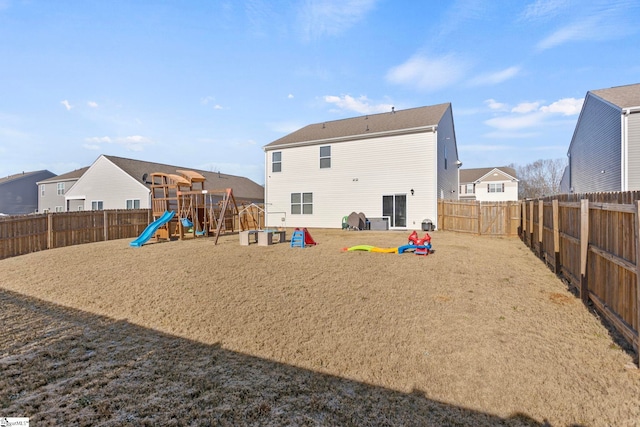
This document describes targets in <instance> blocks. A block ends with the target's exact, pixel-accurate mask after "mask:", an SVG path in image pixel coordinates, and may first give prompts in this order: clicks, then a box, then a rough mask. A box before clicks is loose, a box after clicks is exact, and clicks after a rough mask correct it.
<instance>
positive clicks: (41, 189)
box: [40, 184, 44, 196]
mask: <svg viewBox="0 0 640 427" xmlns="http://www.w3.org/2000/svg"><path fill="white" fill-rule="evenodd" d="M40 195H41V196H44V184H40Z"/></svg>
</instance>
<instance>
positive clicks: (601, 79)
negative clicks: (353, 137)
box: [0, 0, 640, 184]
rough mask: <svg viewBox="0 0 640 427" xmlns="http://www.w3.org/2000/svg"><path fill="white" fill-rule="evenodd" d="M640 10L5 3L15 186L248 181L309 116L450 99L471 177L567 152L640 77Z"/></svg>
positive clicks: (3, 125)
mask: <svg viewBox="0 0 640 427" xmlns="http://www.w3.org/2000/svg"><path fill="white" fill-rule="evenodd" d="M638 22H640V2H638V1H637V0H606V1H588V0H584V1H578V0H535V1H512V0H492V1H487V0H457V1H415V0H411V1H409V0H407V1H404V0H393V1H391V0H336V1H329V0H300V1H293V0H291V1H286V0H281V1H278V0H273V1H271V0H246V1H242V0H234V1H215V0H210V1H196V0H193V1H158V0H132V1H121V0H108V1H107V0H75V1H74V0H0V40H1V42H0V58H1V62H0V64H1V66H0V177H3V176H7V175H11V174H14V173H19V172H22V171H30V170H40V169H48V170H50V171H52V172H54V173H56V174H62V173H65V172H69V171H71V170H74V169H77V168H80V167H83V166H89V165H90V164H91V163H92V162H93V161H94V160H95V159H96V158H97V157H98V156H99V155H100V154H108V155H114V156H121V157H128V158H134V159H140V160H148V161H154V162H159V163H168V164H175V165H178V166H183V167H191V168H198V169H204V170H212V171H221V172H223V173H229V174H234V175H242V176H247V177H249V178H251V179H253V180H254V181H256V182H258V183H260V184H263V183H264V152H263V150H262V147H263V146H264V145H266V144H268V143H270V142H272V141H274V140H276V139H278V138H280V137H282V136H284V135H286V134H287V133H289V132H292V131H294V130H296V129H299V128H300V127H303V126H305V125H307V124H311V123H318V122H323V121H329V120H336V119H341V118H347V117H355V116H359V115H365V114H373V113H378V112H384V111H390V109H391V107H392V106H394V107H395V108H396V110H401V109H405V108H412V107H420V106H425V105H434V104H440V103H444V102H451V103H452V105H453V115H454V122H455V129H456V137H457V144H458V153H459V156H460V159H461V160H462V162H463V168H473V167H490V166H503V165H507V164H510V163H515V164H519V165H525V164H528V163H531V162H533V161H535V160H537V159H547V158H548V159H555V158H565V157H566V151H567V148H568V146H569V143H570V141H571V136H572V134H573V130H574V128H575V125H576V121H577V119H578V115H579V112H580V108H581V106H582V102H583V98H584V96H585V94H586V92H587V91H589V90H595V89H602V88H607V87H612V86H619V85H626V84H633V83H639V82H640V42H639V40H640V38H639V33H640V26H638Z"/></svg>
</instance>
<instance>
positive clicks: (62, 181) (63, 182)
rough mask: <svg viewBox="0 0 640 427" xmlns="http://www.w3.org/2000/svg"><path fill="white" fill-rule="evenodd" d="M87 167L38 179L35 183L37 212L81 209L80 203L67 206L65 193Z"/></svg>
mask: <svg viewBox="0 0 640 427" xmlns="http://www.w3.org/2000/svg"><path fill="white" fill-rule="evenodd" d="M88 169H89V167H85V168H80V169H76V170H74V171H71V172H67V173H64V174H62V175H58V176H54V177H53V178H49V179H45V180H42V181H38V182H37V183H36V184H37V185H38V212H40V213H47V212H66V211H77V210H82V207H83V205H82V204H78V205H71V206H68V205H67V202H66V200H65V195H66V194H67V191H69V189H70V188H71V187H72V186H73V184H75V183H76V182H77V181H78V180H79V179H80V177H81V176H82V175H83V174H84V173H85V172H86V171H87V170H88Z"/></svg>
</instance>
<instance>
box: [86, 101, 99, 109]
mask: <svg viewBox="0 0 640 427" xmlns="http://www.w3.org/2000/svg"><path fill="white" fill-rule="evenodd" d="M87 105H88V106H89V107H91V108H98V103H97V102H95V101H89V102H87Z"/></svg>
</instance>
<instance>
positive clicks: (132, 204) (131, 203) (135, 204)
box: [127, 199, 140, 209]
mask: <svg viewBox="0 0 640 427" xmlns="http://www.w3.org/2000/svg"><path fill="white" fill-rule="evenodd" d="M127 209H140V199H129V200H127Z"/></svg>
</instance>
